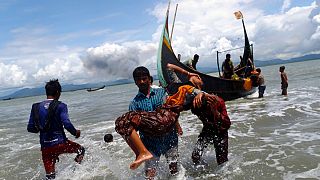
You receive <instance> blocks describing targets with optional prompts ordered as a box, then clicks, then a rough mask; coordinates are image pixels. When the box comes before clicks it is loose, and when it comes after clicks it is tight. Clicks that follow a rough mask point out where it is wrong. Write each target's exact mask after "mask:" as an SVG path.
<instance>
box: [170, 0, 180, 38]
mask: <svg viewBox="0 0 320 180" xmlns="http://www.w3.org/2000/svg"><path fill="white" fill-rule="evenodd" d="M177 10H178V4H177V5H176V11H175V12H174V18H173V23H172V28H171V35H170V43H171V42H172V41H171V40H172V34H173V28H174V23H175V21H176V15H177Z"/></svg>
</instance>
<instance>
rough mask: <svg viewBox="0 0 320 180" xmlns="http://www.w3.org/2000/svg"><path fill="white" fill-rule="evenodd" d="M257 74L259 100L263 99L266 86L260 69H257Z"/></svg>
mask: <svg viewBox="0 0 320 180" xmlns="http://www.w3.org/2000/svg"><path fill="white" fill-rule="evenodd" d="M256 71H257V72H258V74H257V75H258V85H259V86H258V89H259V98H263V94H264V91H265V90H266V85H265V83H264V76H263V75H262V74H261V69H260V68H257V69H256Z"/></svg>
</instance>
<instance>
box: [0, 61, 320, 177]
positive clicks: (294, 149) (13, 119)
mask: <svg viewBox="0 0 320 180" xmlns="http://www.w3.org/2000/svg"><path fill="white" fill-rule="evenodd" d="M279 66H280V65H274V66H267V67H262V68H261V69H262V74H263V75H264V76H265V82H266V85H267V89H266V92H265V97H264V98H261V99H258V98H256V97H257V96H258V94H257V93H255V94H253V95H251V96H250V97H246V98H240V99H237V100H234V101H228V102H226V106H227V110H228V113H229V116H230V119H231V121H232V125H231V128H230V130H229V161H228V162H227V163H226V164H224V165H223V166H218V165H217V164H216V159H215V151H214V147H213V145H209V146H208V148H207V149H206V150H205V154H204V156H203V159H202V161H201V163H200V165H198V166H194V165H193V164H192V161H191V153H192V149H193V147H194V144H195V142H196V140H197V136H198V135H199V133H200V131H201V128H202V124H201V122H200V120H198V119H197V117H196V116H194V115H192V114H191V112H183V113H182V114H181V116H180V118H179V121H180V123H181V126H182V128H183V131H184V133H183V135H182V136H181V137H180V138H179V152H180V164H181V166H180V173H179V174H178V175H176V176H170V175H169V170H168V165H167V164H166V161H165V158H164V157H162V158H161V160H160V164H159V170H158V172H159V173H158V179H228V180H229V179H235V180H239V179H243V180H247V179H259V180H261V179H262V180H263V179H285V180H291V179H320V80H319V79H320V68H319V67H320V60H313V61H305V62H298V63H290V64H285V66H286V70H285V71H286V72H287V75H288V79H289V88H288V96H281V95H280V94H281V89H280V74H279ZM136 93H137V87H136V86H135V85H134V84H125V85H117V86H110V87H106V88H105V89H103V90H100V91H95V92H87V91H85V90H81V91H74V92H63V93H62V96H61V98H60V100H61V101H63V102H65V103H66V104H68V108H69V115H70V119H71V121H72V122H73V124H74V126H75V127H76V128H77V129H80V130H81V137H80V138H78V139H75V138H74V137H73V136H72V135H70V134H69V133H68V132H66V134H67V136H68V138H69V139H71V140H73V141H75V142H77V143H79V144H81V145H83V146H85V147H86V149H87V151H86V156H85V158H84V160H83V163H82V164H80V165H79V164H76V163H75V162H74V160H73V159H74V157H75V154H66V155H61V156H60V162H58V163H57V164H56V171H57V179H74V180H78V179H108V180H109V179H144V173H143V172H144V168H143V165H142V166H141V167H139V168H138V169H137V170H134V171H132V170H130V169H129V164H130V163H131V162H132V161H133V160H134V158H135V156H134V154H133V152H132V151H131V150H130V148H129V147H128V146H127V144H126V143H125V141H124V140H123V139H122V138H121V136H120V135H118V134H117V133H116V132H115V130H114V121H115V119H116V118H117V117H118V116H120V115H121V114H122V113H124V112H126V111H127V110H128V104H129V102H130V100H131V99H132V98H133V97H134V96H135V94H136ZM44 99H45V96H35V97H28V98H20V99H13V100H9V101H0V112H1V113H0V179H9V180H11V179H43V177H44V176H45V171H44V167H43V164H42V160H41V152H40V145H39V136H38V134H32V133H28V132H27V123H28V119H29V114H30V110H31V105H32V103H34V102H38V101H42V100H44ZM106 133H112V134H113V136H114V142H111V143H105V142H104V141H103V136H104V135H105V134H106Z"/></svg>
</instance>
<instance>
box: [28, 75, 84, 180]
mask: <svg viewBox="0 0 320 180" xmlns="http://www.w3.org/2000/svg"><path fill="white" fill-rule="evenodd" d="M45 89H46V94H47V99H46V100H44V101H42V102H39V103H35V104H33V105H32V110H31V113H30V119H29V123H28V128H27V129H28V132H31V133H39V132H40V144H41V152H42V161H43V164H44V168H45V170H46V179H54V178H55V175H56V174H55V163H56V162H57V161H59V155H60V154H64V153H77V156H76V158H75V159H74V160H75V161H76V162H77V163H79V164H80V163H81V161H82V159H83V156H84V153H85V149H84V147H82V146H81V145H79V144H78V143H75V142H73V141H70V140H68V139H67V137H66V134H65V132H64V128H65V129H66V130H68V131H69V132H70V133H71V134H72V135H74V136H75V137H76V138H78V137H80V130H77V129H75V128H74V126H73V125H72V123H71V122H70V119H69V115H68V108H67V105H66V104H64V103H62V102H60V101H58V100H59V98H60V95H61V85H60V83H59V81H58V80H50V81H49V82H47V84H46V86H45Z"/></svg>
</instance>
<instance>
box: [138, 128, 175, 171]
mask: <svg viewBox="0 0 320 180" xmlns="http://www.w3.org/2000/svg"><path fill="white" fill-rule="evenodd" d="M140 138H141V140H142V142H143V144H144V145H145V146H146V148H147V149H148V150H149V151H150V152H151V153H152V154H153V156H154V158H153V159H151V160H149V161H147V162H146V168H153V167H156V166H157V165H158V161H159V160H160V156H161V155H165V157H166V159H167V162H168V163H170V162H177V160H178V157H179V155H178V134H177V132H176V130H173V131H171V132H169V133H167V134H166V135H164V136H155V137H150V136H145V135H144V134H143V133H142V132H140Z"/></svg>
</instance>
